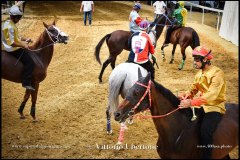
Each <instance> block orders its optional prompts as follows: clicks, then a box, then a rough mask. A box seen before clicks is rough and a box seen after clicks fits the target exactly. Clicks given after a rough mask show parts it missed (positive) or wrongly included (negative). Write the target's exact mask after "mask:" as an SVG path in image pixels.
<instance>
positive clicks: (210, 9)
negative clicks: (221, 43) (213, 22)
mask: <svg viewBox="0 0 240 160" xmlns="http://www.w3.org/2000/svg"><path fill="white" fill-rule="evenodd" d="M185 3H188V4H189V5H190V17H191V18H192V7H193V6H194V7H197V8H201V9H202V24H204V13H205V12H204V11H205V10H209V11H213V12H217V13H218V16H217V30H219V23H220V17H221V14H223V10H220V9H215V8H210V7H205V6H201V5H197V4H193V3H191V2H187V1H185Z"/></svg>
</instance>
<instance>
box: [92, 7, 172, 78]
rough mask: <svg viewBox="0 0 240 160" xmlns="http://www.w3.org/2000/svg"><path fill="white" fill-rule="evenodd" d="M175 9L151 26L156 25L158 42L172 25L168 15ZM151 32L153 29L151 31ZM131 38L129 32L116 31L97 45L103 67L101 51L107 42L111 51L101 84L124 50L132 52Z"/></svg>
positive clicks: (103, 68)
mask: <svg viewBox="0 0 240 160" xmlns="http://www.w3.org/2000/svg"><path fill="white" fill-rule="evenodd" d="M174 8H175V6H174V5H172V6H171V8H168V9H167V10H166V15H165V14H164V16H161V17H159V18H158V19H155V21H154V22H153V23H152V26H151V25H150V28H152V27H153V26H154V25H156V28H155V31H156V40H155V42H156V43H157V40H158V39H159V37H160V35H161V34H162V31H163V28H164V26H165V24H170V22H169V20H170V19H169V18H168V15H171V14H172V12H173V9H174ZM150 30H151V29H150ZM150 30H148V31H150ZM130 37H131V32H129V31H123V30H116V31H113V32H112V33H109V34H107V35H105V36H104V37H103V38H102V39H101V40H100V41H99V42H98V44H97V46H96V47H95V53H94V55H95V58H96V60H97V61H98V63H99V64H100V65H101V60H100V57H99V54H100V49H101V47H102V45H103V43H104V41H105V40H106V43H107V46H108V50H109V57H108V59H107V60H106V61H105V62H104V63H103V66H102V69H101V72H100V74H99V76H98V79H99V82H102V75H103V72H104V70H105V68H106V67H107V66H108V65H109V63H111V67H112V69H114V67H115V63H116V59H117V56H118V55H119V54H120V53H121V52H122V51H123V49H125V50H127V51H130V46H129V44H128V41H129V39H130Z"/></svg>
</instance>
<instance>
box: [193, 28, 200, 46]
mask: <svg viewBox="0 0 240 160" xmlns="http://www.w3.org/2000/svg"><path fill="white" fill-rule="evenodd" d="M192 37H193V42H192V44H193V49H194V48H196V47H197V46H200V40H199V36H198V34H197V32H196V31H195V30H194V29H193V32H192Z"/></svg>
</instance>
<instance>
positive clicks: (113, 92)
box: [108, 70, 127, 114]
mask: <svg viewBox="0 0 240 160" xmlns="http://www.w3.org/2000/svg"><path fill="white" fill-rule="evenodd" d="M126 77H127V74H116V73H115V72H114V70H113V72H112V73H111V75H110V77H109V95H108V107H109V113H110V114H112V113H113V112H115V111H116V110H117V107H118V104H119V94H120V92H121V89H122V88H123V84H124V82H125V79H126Z"/></svg>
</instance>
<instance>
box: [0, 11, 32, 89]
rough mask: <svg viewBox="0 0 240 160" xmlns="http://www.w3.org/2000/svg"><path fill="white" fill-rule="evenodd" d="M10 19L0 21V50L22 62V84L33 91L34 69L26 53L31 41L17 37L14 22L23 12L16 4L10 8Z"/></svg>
mask: <svg viewBox="0 0 240 160" xmlns="http://www.w3.org/2000/svg"><path fill="white" fill-rule="evenodd" d="M9 14H10V19H8V20H6V21H4V22H2V31H1V33H2V35H1V37H2V39H1V40H2V50H3V51H6V52H8V53H9V54H11V55H12V56H14V57H15V58H16V59H19V60H20V61H21V62H22V63H23V65H24V66H23V75H22V86H23V87H24V88H26V89H27V90H32V91H34V90H35V89H34V88H33V87H32V83H31V80H32V73H33V70H34V63H33V60H32V58H31V57H30V56H29V55H28V44H27V43H29V42H33V41H32V40H31V39H27V38H23V37H21V38H20V37H19V34H18V28H17V26H16V23H18V22H19V21H20V19H21V18H22V16H23V12H22V11H21V10H20V9H19V7H18V6H12V7H11V8H10V12H9Z"/></svg>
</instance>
